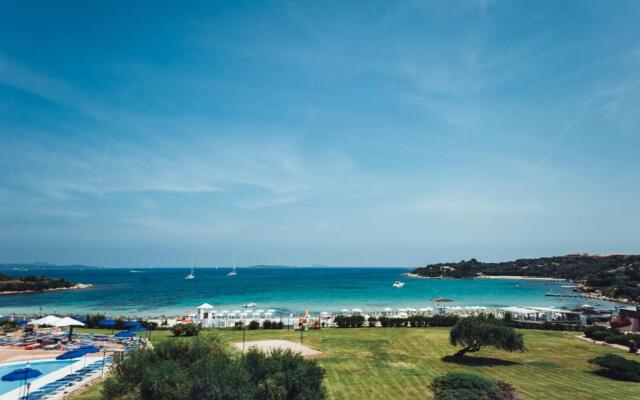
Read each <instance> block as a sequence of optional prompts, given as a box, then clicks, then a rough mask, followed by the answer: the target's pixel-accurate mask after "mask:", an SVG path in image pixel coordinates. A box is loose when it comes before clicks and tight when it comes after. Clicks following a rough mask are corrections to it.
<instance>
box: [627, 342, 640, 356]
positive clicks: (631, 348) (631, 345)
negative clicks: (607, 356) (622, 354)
mask: <svg viewBox="0 0 640 400" xmlns="http://www.w3.org/2000/svg"><path fill="white" fill-rule="evenodd" d="M637 352H638V342H637V341H635V340H630V341H629V353H633V354H636V353H637Z"/></svg>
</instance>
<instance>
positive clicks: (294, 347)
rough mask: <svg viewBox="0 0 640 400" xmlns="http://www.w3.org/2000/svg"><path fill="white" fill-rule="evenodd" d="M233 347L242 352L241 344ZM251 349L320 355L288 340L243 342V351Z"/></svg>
mask: <svg viewBox="0 0 640 400" xmlns="http://www.w3.org/2000/svg"><path fill="white" fill-rule="evenodd" d="M233 346H234V347H235V348H237V349H238V350H240V351H242V342H237V343H234V344H233ZM252 347H255V348H257V349H258V350H261V351H264V352H269V351H271V350H274V349H283V350H286V349H289V350H291V351H293V352H295V353H300V354H302V355H303V356H305V357H312V356H318V355H320V354H322V352H320V351H317V350H313V349H312V348H310V347H307V346H304V345H301V344H300V343H294V342H290V341H288V340H256V341H251V342H245V351H246V350H248V349H250V348H252Z"/></svg>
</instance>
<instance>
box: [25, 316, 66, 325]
mask: <svg viewBox="0 0 640 400" xmlns="http://www.w3.org/2000/svg"><path fill="white" fill-rule="evenodd" d="M61 319H63V318H60V317H56V316H55V315H47V316H46V317H42V318H38V319H34V320H33V321H31V322H29V324H30V325H49V326H57V325H55V323H56V322H58V321H60V320H61Z"/></svg>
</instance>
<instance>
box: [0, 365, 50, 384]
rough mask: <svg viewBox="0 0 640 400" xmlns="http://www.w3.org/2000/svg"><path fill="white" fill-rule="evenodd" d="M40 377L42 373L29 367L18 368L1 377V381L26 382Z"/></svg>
mask: <svg viewBox="0 0 640 400" xmlns="http://www.w3.org/2000/svg"><path fill="white" fill-rule="evenodd" d="M40 375H42V372H40V371H38V370H37V369H33V368H30V367H26V368H18V369H16V370H14V371H11V372H9V373H8V374H6V375H5V376H3V377H2V380H3V381H5V382H14V381H26V380H27V379H33V378H37V377H39V376H40Z"/></svg>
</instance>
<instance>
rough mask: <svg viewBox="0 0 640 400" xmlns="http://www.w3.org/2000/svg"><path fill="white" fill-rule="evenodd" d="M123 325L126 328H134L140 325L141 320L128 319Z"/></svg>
mask: <svg viewBox="0 0 640 400" xmlns="http://www.w3.org/2000/svg"><path fill="white" fill-rule="evenodd" d="M122 326H123V327H124V328H133V327H134V326H140V322H139V321H127V322H125V323H124V324H122Z"/></svg>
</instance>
